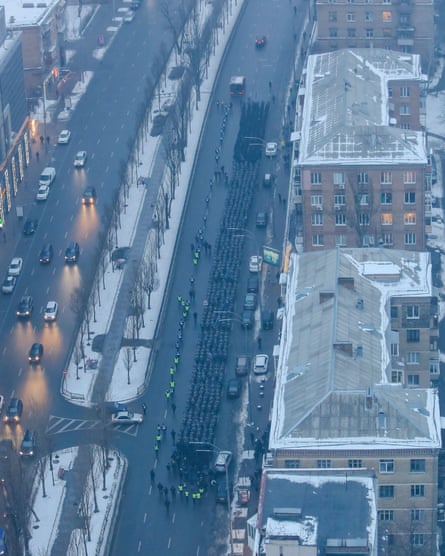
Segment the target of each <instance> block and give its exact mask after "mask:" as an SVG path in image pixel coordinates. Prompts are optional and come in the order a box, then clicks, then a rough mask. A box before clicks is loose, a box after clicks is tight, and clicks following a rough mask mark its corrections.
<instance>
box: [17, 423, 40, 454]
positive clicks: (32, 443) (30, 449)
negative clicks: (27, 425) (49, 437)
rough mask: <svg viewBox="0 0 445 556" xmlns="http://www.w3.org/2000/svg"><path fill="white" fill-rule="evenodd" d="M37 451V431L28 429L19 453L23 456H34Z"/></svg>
mask: <svg viewBox="0 0 445 556" xmlns="http://www.w3.org/2000/svg"><path fill="white" fill-rule="evenodd" d="M35 452H36V433H35V432H34V431H30V430H29V429H27V430H26V431H25V434H24V435H23V440H22V443H21V444H20V451H19V454H20V455H21V456H22V457H32V456H33V455H34V454H35Z"/></svg>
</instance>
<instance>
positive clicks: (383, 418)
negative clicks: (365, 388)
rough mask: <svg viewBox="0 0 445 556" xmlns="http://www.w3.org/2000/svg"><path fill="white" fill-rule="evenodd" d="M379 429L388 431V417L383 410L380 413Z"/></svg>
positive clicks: (378, 417)
mask: <svg viewBox="0 0 445 556" xmlns="http://www.w3.org/2000/svg"><path fill="white" fill-rule="evenodd" d="M377 428H378V429H379V430H386V415H385V412H384V411H382V410H380V411H379V414H378V416H377Z"/></svg>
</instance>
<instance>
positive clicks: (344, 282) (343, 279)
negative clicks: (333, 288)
mask: <svg viewBox="0 0 445 556" xmlns="http://www.w3.org/2000/svg"><path fill="white" fill-rule="evenodd" d="M337 283H338V285H339V286H343V287H345V288H347V289H348V290H353V289H354V278H352V277H350V276H340V277H339V279H338V280H337Z"/></svg>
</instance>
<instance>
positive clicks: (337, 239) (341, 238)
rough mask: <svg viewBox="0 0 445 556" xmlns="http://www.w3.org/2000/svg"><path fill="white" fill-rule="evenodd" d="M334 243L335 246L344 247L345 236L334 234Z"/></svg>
mask: <svg viewBox="0 0 445 556" xmlns="http://www.w3.org/2000/svg"><path fill="white" fill-rule="evenodd" d="M335 245H336V246H337V247H346V245H347V243H346V236H345V235H344V234H337V235H336V236H335Z"/></svg>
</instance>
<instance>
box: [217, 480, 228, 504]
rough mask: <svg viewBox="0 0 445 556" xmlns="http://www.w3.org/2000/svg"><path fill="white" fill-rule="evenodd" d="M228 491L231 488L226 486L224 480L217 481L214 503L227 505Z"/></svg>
mask: <svg viewBox="0 0 445 556" xmlns="http://www.w3.org/2000/svg"><path fill="white" fill-rule="evenodd" d="M227 487H228V488H227ZM228 489H229V490H228ZM230 490H231V487H230V485H228V484H227V481H226V479H223V478H220V479H218V480H217V481H216V501H217V502H218V503H219V504H227V502H228V501H229V495H230V492H229V491H230Z"/></svg>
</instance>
